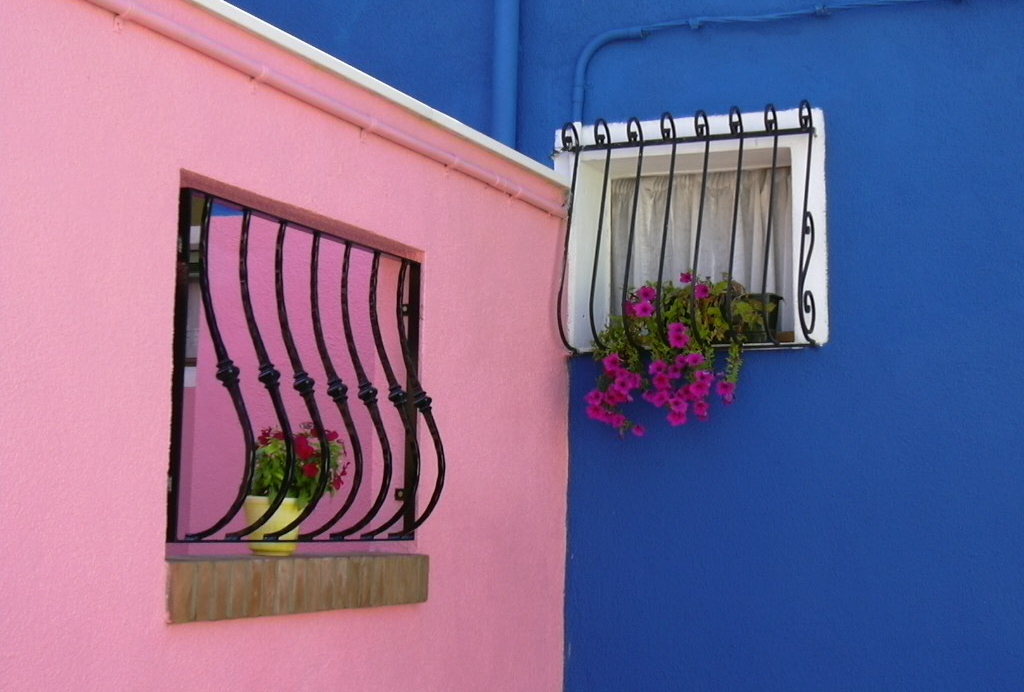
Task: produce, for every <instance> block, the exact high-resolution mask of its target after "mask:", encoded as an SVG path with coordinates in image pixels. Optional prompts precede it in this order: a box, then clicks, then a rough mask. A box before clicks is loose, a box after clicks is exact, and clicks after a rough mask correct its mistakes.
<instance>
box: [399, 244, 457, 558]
mask: <svg viewBox="0 0 1024 692" xmlns="http://www.w3.org/2000/svg"><path fill="white" fill-rule="evenodd" d="M410 266H411V263H410V262H409V260H402V269H401V272H400V273H399V276H398V291H399V295H400V296H401V295H404V294H405V281H406V270H407V269H408V268H409V267H410ZM418 284H419V282H418V281H413V282H411V287H410V293H411V294H413V295H415V296H418V295H419V288H418ZM409 303H410V304H412V305H418V304H419V300H418V299H417V300H412V299H410V301H409ZM399 304H401V301H399ZM413 324H414V325H415V323H414V322H413ZM413 328H414V329H418V327H415V326H414V327H413ZM398 341H399V343H400V344H401V346H402V357H403V358H404V359H405V367H406V376H407V377H408V379H409V389H410V390H411V391H412V392H413V395H412V403H413V406H415V407H416V408H417V410H419V412H420V415H421V416H422V417H423V420H424V422H426V424H427V430H428V431H429V432H430V437H431V439H432V440H433V442H434V453H435V456H436V458H437V478H436V479H435V480H434V491H433V492H432V493H431V494H430V499H429V500H428V501H427V505H426V507H425V508H424V509H423V512H422V513H421V514H420V516H419V517H417V518H414V519H413V521H412V523H410V524H409V525H407V526H406V527H405V529H403V530H402V531H398V532H395V533H390V534H388V537H389V538H404V537H408V536H411V535H412V533H413V532H414V531H415V530H416V529H417V528H419V527H420V526H421V525H422V524H423V522H425V521H426V520H427V518H428V517H429V516H430V515H431V514H432V513H433V511H434V509H435V508H436V507H437V503H438V501H439V500H440V499H441V490H442V489H443V488H444V477H445V471H446V465H445V456H444V444H443V443H442V442H441V433H440V431H439V430H438V429H437V423H436V421H435V420H434V413H433V411H432V410H431V408H430V404H431V400H430V397H429V396H427V393H426V392H425V391H424V390H423V385H422V384H420V381H419V377H418V375H417V372H418V370H419V367H418V366H417V363H416V361H415V360H414V359H413V354H412V347H411V344H410V341H411V340H410V338H409V335H408V334H407V333H406V330H405V322H404V321H403V320H402V314H401V312H399V315H398ZM410 498H411V499H410V500H409V501H410V502H413V501H414V500H415V498H412V497H411V496H410Z"/></svg>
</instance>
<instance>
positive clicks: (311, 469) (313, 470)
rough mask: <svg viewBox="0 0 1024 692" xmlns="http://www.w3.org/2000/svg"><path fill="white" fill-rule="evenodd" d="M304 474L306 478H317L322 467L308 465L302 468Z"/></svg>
mask: <svg viewBox="0 0 1024 692" xmlns="http://www.w3.org/2000/svg"><path fill="white" fill-rule="evenodd" d="M302 472H303V473H304V474H306V478H316V475H317V474H318V473H320V467H319V466H317V465H316V464H306V465H305V466H303V467H302Z"/></svg>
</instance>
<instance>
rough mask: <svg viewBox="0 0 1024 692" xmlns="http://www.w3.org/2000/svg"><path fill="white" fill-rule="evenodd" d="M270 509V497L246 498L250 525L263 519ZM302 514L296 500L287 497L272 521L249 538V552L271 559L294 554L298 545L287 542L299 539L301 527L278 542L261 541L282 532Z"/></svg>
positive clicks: (247, 496)
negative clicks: (269, 534) (268, 535)
mask: <svg viewBox="0 0 1024 692" xmlns="http://www.w3.org/2000/svg"><path fill="white" fill-rule="evenodd" d="M269 508H270V498H269V497H264V496H263V495H246V496H245V518H246V519H247V520H248V522H249V523H250V524H252V523H253V522H255V521H256V520H257V519H259V518H260V517H262V516H263V515H264V514H265V513H266V511H267V509H269ZM301 513H302V509H301V508H300V507H299V505H298V502H297V501H296V500H295V498H294V497H286V498H285V499H284V501H283V502H281V506H280V507H278V508H277V511H276V512H274V514H273V515H271V517H270V519H268V520H267V522H266V523H265V524H264V525H263V526H261V527H259V528H258V529H256V530H255V531H253V532H252V533H251V534H249V536H247V542H248V543H249V550H251V551H252V552H254V553H256V554H257V555H268V556H271V557H286V556H288V555H291V554H292V553H294V552H295V548H296V546H297V544H296V543H288V542H286V541H294V540H295V539H296V538H298V537H299V527H297V526H296V527H295V528H294V529H292V530H291V531H289V532H288V533H286V534H284V535H283V536H281V537H280V538H279V539H278V540H276V541H261V540H260V539H261V538H263V536H264V535H265V534H268V533H274V532H275V531H280V530H281V529H283V528H284V527H285V526H287V525H288V524H290V523H292V522H293V521H295V519H296V518H297V517H298V516H299V514H301Z"/></svg>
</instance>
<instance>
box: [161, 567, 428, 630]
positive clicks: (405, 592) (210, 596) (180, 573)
mask: <svg viewBox="0 0 1024 692" xmlns="http://www.w3.org/2000/svg"><path fill="white" fill-rule="evenodd" d="M428 572H429V558H428V557H427V556H426V555H405V554H402V555H385V554H357V555H336V556H313V557H248V556H245V557H219V558H209V557H181V558H168V559H167V612H168V620H169V622H170V623H172V624H175V623H183V622H199V621H207V620H230V619H234V618H253V617H265V616H268V615H287V614H291V613H312V612H316V611H321V610H341V609H345V608H373V607H377V606H387V605H402V604H409V603H424V602H426V600H427V576H428Z"/></svg>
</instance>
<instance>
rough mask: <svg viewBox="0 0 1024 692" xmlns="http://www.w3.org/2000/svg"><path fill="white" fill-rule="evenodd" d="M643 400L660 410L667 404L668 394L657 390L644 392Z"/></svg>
mask: <svg viewBox="0 0 1024 692" xmlns="http://www.w3.org/2000/svg"><path fill="white" fill-rule="evenodd" d="M644 399H646V400H647V401H648V402H649V403H650V404H651V405H653V406H657V407H658V408H661V407H662V406H664V405H665V404H667V403H668V399H669V396H668V392H666V391H665V390H663V389H662V390H658V391H656V392H644Z"/></svg>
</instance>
